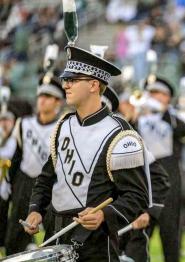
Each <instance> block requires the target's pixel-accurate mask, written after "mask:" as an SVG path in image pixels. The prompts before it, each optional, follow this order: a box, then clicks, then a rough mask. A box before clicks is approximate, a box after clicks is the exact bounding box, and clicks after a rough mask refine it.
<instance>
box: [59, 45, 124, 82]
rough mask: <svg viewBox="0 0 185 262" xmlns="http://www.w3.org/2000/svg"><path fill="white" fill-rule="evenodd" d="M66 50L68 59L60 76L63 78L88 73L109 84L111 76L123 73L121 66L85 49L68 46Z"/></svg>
mask: <svg viewBox="0 0 185 262" xmlns="http://www.w3.org/2000/svg"><path fill="white" fill-rule="evenodd" d="M65 50H66V51H67V59H68V61H67V65H66V68H65V70H64V72H63V74H62V75H61V76H60V77H61V78H75V77H77V75H87V76H91V77H92V78H95V79H98V80H100V81H102V82H103V83H105V84H108V81H109V79H110V77H111V76H117V75H120V74H121V70H120V69H119V68H117V67H116V66H114V65H113V64H111V63H109V62H108V61H106V60H105V59H102V58H100V57H99V56H96V55H94V54H92V53H90V52H88V51H86V50H84V49H81V48H77V47H73V46H67V47H66V48H65Z"/></svg>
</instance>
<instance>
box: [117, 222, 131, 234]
mask: <svg viewBox="0 0 185 262" xmlns="http://www.w3.org/2000/svg"><path fill="white" fill-rule="evenodd" d="M132 229H133V225H132V223H131V224H129V225H128V226H126V227H124V228H122V229H120V230H119V231H118V236H121V235H123V234H125V233H126V232H128V231H130V230H132Z"/></svg>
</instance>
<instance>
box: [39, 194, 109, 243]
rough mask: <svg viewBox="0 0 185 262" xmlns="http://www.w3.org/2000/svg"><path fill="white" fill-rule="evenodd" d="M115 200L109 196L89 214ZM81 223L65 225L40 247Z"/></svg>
mask: <svg viewBox="0 0 185 262" xmlns="http://www.w3.org/2000/svg"><path fill="white" fill-rule="evenodd" d="M112 201H113V199H112V198H108V199H107V200H105V201H104V202H102V203H101V204H100V205H98V206H97V207H95V208H93V209H91V210H90V211H89V213H88V214H94V213H96V212H97V211H98V210H101V209H102V208H104V207H106V206H107V205H108V204H110V203H111V202H112ZM77 225H79V223H78V222H76V221H74V222H72V223H71V224H69V225H68V226H66V227H64V228H63V229H61V230H60V231H59V232H57V233H56V234H55V235H53V236H52V237H50V238H49V239H48V240H46V241H45V242H43V243H42V244H41V245H40V246H39V247H44V246H45V245H47V244H49V243H50V242H52V241H53V240H55V239H57V238H58V237H60V236H62V235H63V234H65V233H66V232H68V231H69V230H71V229H72V228H74V227H75V226H77Z"/></svg>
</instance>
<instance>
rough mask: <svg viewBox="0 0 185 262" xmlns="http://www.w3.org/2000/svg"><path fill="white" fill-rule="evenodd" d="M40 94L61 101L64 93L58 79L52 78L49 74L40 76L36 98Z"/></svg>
mask: <svg viewBox="0 0 185 262" xmlns="http://www.w3.org/2000/svg"><path fill="white" fill-rule="evenodd" d="M42 94H48V95H51V96H54V97H57V98H59V99H63V98H64V97H65V91H64V90H63V88H62V84H61V82H60V80H59V79H58V77H56V76H53V75H52V74H51V73H50V72H48V73H46V74H45V75H43V76H41V78H40V79H39V86H38V88H37V96H39V95H42Z"/></svg>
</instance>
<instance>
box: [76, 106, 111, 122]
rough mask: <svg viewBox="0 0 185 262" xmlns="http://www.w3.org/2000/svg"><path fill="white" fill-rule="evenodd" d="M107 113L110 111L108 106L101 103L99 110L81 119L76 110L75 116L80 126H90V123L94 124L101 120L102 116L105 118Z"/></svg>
mask: <svg viewBox="0 0 185 262" xmlns="http://www.w3.org/2000/svg"><path fill="white" fill-rule="evenodd" d="M109 114H110V111H109V109H108V107H107V106H106V105H105V104H102V108H101V109H100V110H98V111H96V112H95V113H93V114H91V115H89V116H87V117H85V118H84V119H83V120H81V119H80V117H79V115H78V113H77V112H76V117H77V119H78V122H79V124H80V125H81V126H90V125H94V124H96V123H98V122H99V121H101V120H102V119H103V118H105V117H106V116H107V115H109Z"/></svg>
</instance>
